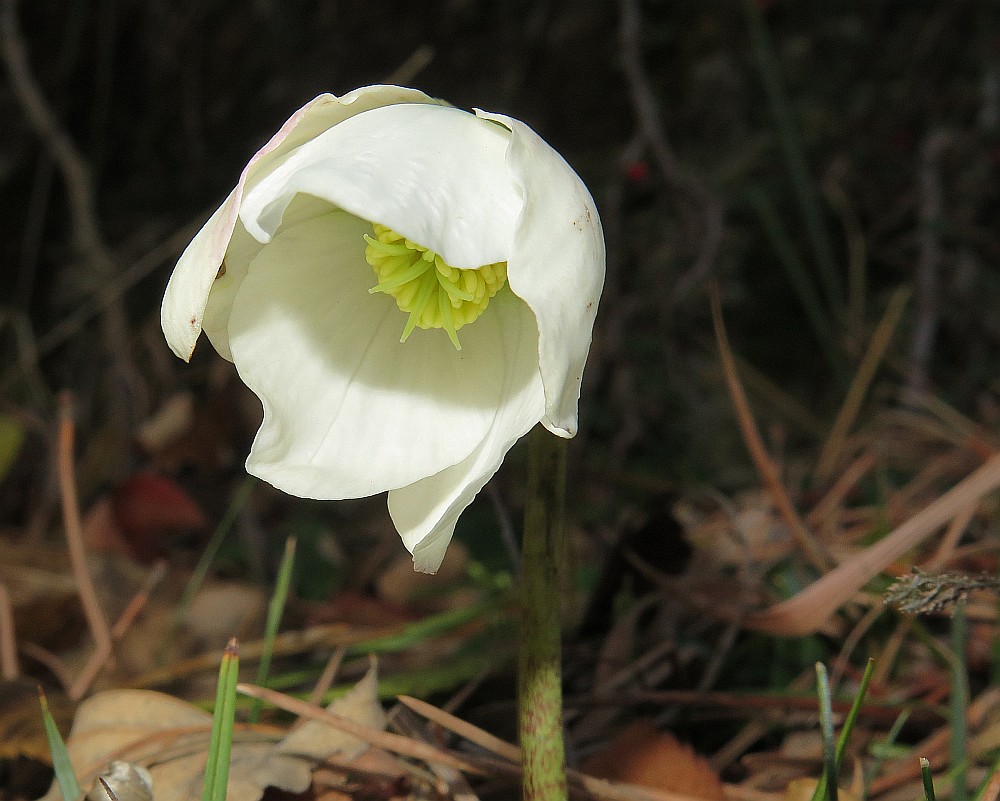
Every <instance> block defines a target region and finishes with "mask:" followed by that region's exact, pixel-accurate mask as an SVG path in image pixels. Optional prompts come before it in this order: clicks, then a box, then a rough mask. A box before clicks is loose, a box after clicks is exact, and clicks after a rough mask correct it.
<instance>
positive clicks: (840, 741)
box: [837, 659, 875, 770]
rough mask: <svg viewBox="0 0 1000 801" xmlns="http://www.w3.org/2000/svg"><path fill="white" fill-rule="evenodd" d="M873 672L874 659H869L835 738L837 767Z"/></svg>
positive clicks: (842, 757)
mask: <svg viewBox="0 0 1000 801" xmlns="http://www.w3.org/2000/svg"><path fill="white" fill-rule="evenodd" d="M874 672H875V660H874V659H869V660H868V664H867V665H865V672H864V674H863V675H862V676H861V684H860V685H858V693H857V695H855V696H854V703H852V704H851V709H850V711H849V712H848V713H847V717H846V718H844V725H843V726H842V727H841V729H840V737H838V738H837V769H838V770H839V769H840V764H841V762H842V761H843V759H844V751H846V750H847V743H848V742H849V741H850V738H851V731H852V730H853V729H854V724H855V723H856V722H857V720H858V714H859V713H860V712H861V705H862V704H863V703H864V701H865V695H866V694H867V693H868V685H869V684H870V683H871V680H872V674H873V673H874Z"/></svg>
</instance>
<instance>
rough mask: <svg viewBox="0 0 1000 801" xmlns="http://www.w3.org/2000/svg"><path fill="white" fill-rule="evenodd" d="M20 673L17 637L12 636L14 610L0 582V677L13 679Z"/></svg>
mask: <svg viewBox="0 0 1000 801" xmlns="http://www.w3.org/2000/svg"><path fill="white" fill-rule="evenodd" d="M20 675H21V670H20V668H19V667H18V665H17V638H16V637H15V636H14V610H13V607H12V606H11V603H10V595H8V593H7V587H6V586H4V584H3V582H0V677H3V678H4V679H5V680H6V681H13V680H14V679H16V678H17V677H18V676H20Z"/></svg>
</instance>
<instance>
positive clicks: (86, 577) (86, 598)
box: [58, 392, 111, 699]
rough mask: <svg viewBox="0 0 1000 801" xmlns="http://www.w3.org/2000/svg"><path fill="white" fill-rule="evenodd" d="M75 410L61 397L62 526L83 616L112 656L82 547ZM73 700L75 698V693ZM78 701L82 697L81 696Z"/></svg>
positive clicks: (98, 642)
mask: <svg viewBox="0 0 1000 801" xmlns="http://www.w3.org/2000/svg"><path fill="white" fill-rule="evenodd" d="M73 438H74V426H73V409H72V399H71V397H70V395H69V394H68V393H65V392H64V393H62V394H61V395H60V396H59V448H58V469H59V497H60V500H61V502H62V512H63V525H64V527H65V529H66V542H67V544H68V546H69V558H70V563H71V564H72V566H73V577H74V578H75V579H76V586H77V592H79V593H80V602H81V604H82V605H83V614H84V616H85V617H86V619H87V625H88V626H89V627H90V633H91V635H92V636H93V638H94V642H95V643H96V645H97V650H98V651H99V652H101V653H105V654H110V653H111V627H110V626H109V625H108V621H107V618H105V616H104V612H103V611H102V610H101V604H100V602H99V601H98V600H97V591H96V590H95V588H94V581H93V578H92V577H91V575H90V571H89V570H88V569H87V554H86V552H85V550H84V544H83V524H82V523H81V522H80V501H79V499H78V498H77V494H76V477H75V475H74V470H73ZM70 697H72V698H74V699H75V698H76V697H77V696H73V695H72V693H71V694H70ZM79 697H82V695H81V696H79Z"/></svg>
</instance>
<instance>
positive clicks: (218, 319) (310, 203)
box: [202, 195, 331, 361]
mask: <svg viewBox="0 0 1000 801" xmlns="http://www.w3.org/2000/svg"><path fill="white" fill-rule="evenodd" d="M330 211H331V209H330V204H329V203H327V202H326V201H325V200H320V199H319V198H315V197H312V196H311V195H299V196H298V197H296V198H295V200H293V201H292V203H291V205H290V206H289V207H288V210H287V211H286V212H285V217H284V219H283V220H282V225H283V226H285V227H291V226H293V225H298V224H299V223H301V222H306V221H307V220H311V219H313V218H314V217H319V216H322V215H324V214H329V213H330ZM263 247H264V246H263V245H262V244H261V243H260V242H258V241H257V240H256V239H254V238H253V237H252V236H250V234H248V233H247V230H246V228H244V227H243V223H241V222H240V221H239V220H237V221H236V229H235V230H234V231H233V235H232V239H230V240H229V248H228V249H227V250H226V257H225V261H224V262H223V264H225V266H226V269H225V270H224V271H223V272H222V274H221V275H219V277H218V278H216V279H215V283H213V284H212V289H211V293H210V294H209V296H208V304H207V305H206V306H205V315H204V318H203V320H202V328H204V330H205V334H206V335H207V336H208V338H209V340H210V341H211V343H212V345H213V347H214V348H215V349H216V350H217V351H218V352H219V355H220V356H222V357H223V358H224V359H228V360H229V361H232V360H233V355H232V352H231V351H230V349H229V315H230V313H231V312H232V309H233V299H234V298H235V297H236V293H237V292H238V291H239V289H240V285H241V284H242V283H243V279H244V278H245V277H246V274H247V272H248V271H249V269H250V262H251V261H253V259H254V258H255V257H256V256H257V254H258V253H260V250H261V248H263Z"/></svg>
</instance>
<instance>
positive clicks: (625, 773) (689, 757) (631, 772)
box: [583, 720, 725, 801]
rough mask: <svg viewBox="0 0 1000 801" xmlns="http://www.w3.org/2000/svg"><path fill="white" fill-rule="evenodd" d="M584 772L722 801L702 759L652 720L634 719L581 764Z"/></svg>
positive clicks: (713, 775) (712, 772) (719, 786)
mask: <svg viewBox="0 0 1000 801" xmlns="http://www.w3.org/2000/svg"><path fill="white" fill-rule="evenodd" d="M583 772H584V773H587V774H589V775H591V776H596V777H598V778H601V779H608V780H610V781H617V782H625V783H627V784H638V785H641V786H643V787H652V788H655V789H657V790H665V791H666V792H670V793H679V794H681V795H688V796H694V797H696V798H704V799H711V801H716V800H718V801H722V799H724V798H725V793H724V791H723V788H722V782H721V781H720V780H719V776H718V774H717V773H716V772H715V770H714V769H713V768H712V766H711V765H710V764H709V762H708V760H707V759H705V757H703V756H700V755H699V754H696V753H695V752H694V750H693V749H692V748H691V746H689V745H684V744H682V743H679V742H678V741H677V738H676V737H674V736H673V735H672V734H670V733H669V732H660V731H658V730H657V728H656V726H655V725H653V723H652V722H651V721H648V720H637V721H635V722H634V723H632V724H630V725H629V726H628V727H626V728H625V729H624V730H622V731H621V732H620V733H619V734H618V736H617V737H615V739H614V740H612V741H611V742H610V743H609V744H608V745H607V746H605V747H604V748H603V749H602V750H601V751H598V752H597V753H595V754H593V755H592V756H591V757H590V758H589V759H588V760H587V761H586V762H585V763H584V765H583Z"/></svg>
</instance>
